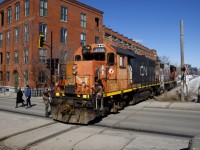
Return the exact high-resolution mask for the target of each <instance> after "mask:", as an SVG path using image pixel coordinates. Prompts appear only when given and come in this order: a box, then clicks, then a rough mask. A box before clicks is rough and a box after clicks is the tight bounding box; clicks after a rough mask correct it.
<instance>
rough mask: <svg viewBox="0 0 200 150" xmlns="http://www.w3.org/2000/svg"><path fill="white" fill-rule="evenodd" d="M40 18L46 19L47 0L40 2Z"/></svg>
mask: <svg viewBox="0 0 200 150" xmlns="http://www.w3.org/2000/svg"><path fill="white" fill-rule="evenodd" d="M40 16H43V17H47V0H40Z"/></svg>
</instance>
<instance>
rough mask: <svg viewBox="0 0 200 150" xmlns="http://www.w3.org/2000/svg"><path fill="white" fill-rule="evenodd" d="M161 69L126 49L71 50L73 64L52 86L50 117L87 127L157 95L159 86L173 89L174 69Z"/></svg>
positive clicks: (105, 46) (93, 47) (93, 46)
mask: <svg viewBox="0 0 200 150" xmlns="http://www.w3.org/2000/svg"><path fill="white" fill-rule="evenodd" d="M161 66H162V65H161V64H160V63H159V61H155V60H152V59H150V58H146V57H145V56H141V55H137V54H136V53H134V51H132V50H129V49H122V48H119V47H115V46H111V45H108V44H91V45H86V46H82V47H80V48H79V49H77V50H76V51H75V53H74V61H71V62H68V63H67V64H66V77H65V79H63V80H60V81H59V82H58V84H57V86H56V87H55V90H54V96H53V99H52V102H51V113H52V117H53V119H55V120H58V121H61V122H66V123H78V124H88V123H90V122H91V121H93V120H95V119H96V118H98V117H102V116H105V115H107V114H109V113H111V112H117V111H118V110H119V109H122V108H123V107H125V106H126V105H128V104H135V103H138V102H140V101H142V100H145V99H147V98H148V97H150V96H153V95H155V94H159V93H160V90H161V86H162V87H163V88H167V89H169V88H173V87H174V86H175V85H176V81H175V76H176V68H175V67H174V66H169V68H168V72H167V71H166V70H165V71H164V69H163V68H162V67H161ZM161 73H162V74H161ZM164 73H165V74H164ZM164 76H167V78H166V80H164ZM97 80H98V81H101V85H102V89H103V96H102V98H101V99H100V100H97V98H96V95H95V94H96V93H95V92H94V90H93V89H92V87H93V86H94V85H95V81H97Z"/></svg>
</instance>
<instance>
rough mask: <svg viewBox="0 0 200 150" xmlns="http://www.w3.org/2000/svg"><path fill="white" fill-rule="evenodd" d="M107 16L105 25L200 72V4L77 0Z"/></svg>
mask: <svg viewBox="0 0 200 150" xmlns="http://www.w3.org/2000/svg"><path fill="white" fill-rule="evenodd" d="M78 1H79V2H82V3H84V4H86V5H89V6H92V7H94V8H96V9H98V10H101V11H103V12H104V14H103V24H104V25H105V26H106V27H108V28H111V29H112V30H113V31H116V32H118V33H120V34H123V35H124V36H126V37H128V38H130V39H133V40H135V41H137V42H139V43H140V44H142V45H144V46H146V47H148V48H150V49H155V50H156V51H157V54H158V56H160V57H163V56H166V57H168V58H169V60H170V62H171V63H172V64H176V65H180V64H181V47H180V21H181V20H182V21H183V39H184V43H183V48H184V62H185V64H191V65H192V67H198V68H200V0H78Z"/></svg>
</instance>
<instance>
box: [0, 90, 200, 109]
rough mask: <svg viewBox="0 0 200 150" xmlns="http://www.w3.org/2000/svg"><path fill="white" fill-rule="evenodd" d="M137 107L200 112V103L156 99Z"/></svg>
mask: <svg viewBox="0 0 200 150" xmlns="http://www.w3.org/2000/svg"><path fill="white" fill-rule="evenodd" d="M0 97H5V98H9V99H15V98H16V93H12V94H10V93H5V94H4V93H0ZM23 98H24V100H25V96H23ZM38 100H39V101H41V102H43V101H42V97H41V96H38V97H31V101H33V102H34V101H37V102H38ZM137 105H142V107H145V108H159V109H177V110H194V111H200V103H196V102H175V101H174V102H166V101H165V102H161V101H156V100H154V99H150V100H147V101H144V102H142V103H139V104H137Z"/></svg>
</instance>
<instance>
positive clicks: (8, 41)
mask: <svg viewBox="0 0 200 150" xmlns="http://www.w3.org/2000/svg"><path fill="white" fill-rule="evenodd" d="M7 45H10V30H8V31H7Z"/></svg>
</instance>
